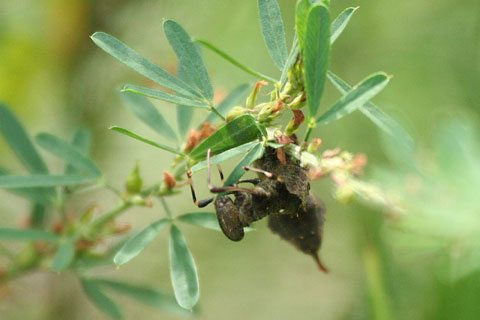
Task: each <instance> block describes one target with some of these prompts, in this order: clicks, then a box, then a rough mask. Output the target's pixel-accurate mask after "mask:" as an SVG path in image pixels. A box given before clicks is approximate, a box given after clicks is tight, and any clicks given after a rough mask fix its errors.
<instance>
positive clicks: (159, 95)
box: [121, 84, 210, 109]
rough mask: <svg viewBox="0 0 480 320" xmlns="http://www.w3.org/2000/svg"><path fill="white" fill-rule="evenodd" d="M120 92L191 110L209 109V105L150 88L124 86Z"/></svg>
mask: <svg viewBox="0 0 480 320" xmlns="http://www.w3.org/2000/svg"><path fill="white" fill-rule="evenodd" d="M121 91H126V92H132V93H136V94H141V95H143V96H146V97H150V98H154V99H158V100H162V101H166V102H171V103H175V104H181V105H182V106H188V107H193V108H202V109H207V108H210V106H209V105H207V104H205V103H204V102H200V101H197V100H192V99H189V98H185V97H180V96H177V95H174V94H170V93H166V92H163V91H160V90H155V89H150V88H144V87H139V86H133V85H128V84H127V85H125V86H124V87H123V88H122V90H121Z"/></svg>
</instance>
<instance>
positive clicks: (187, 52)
mask: <svg viewBox="0 0 480 320" xmlns="http://www.w3.org/2000/svg"><path fill="white" fill-rule="evenodd" d="M163 30H164V31H165V35H166V36H167V39H168V42H169V43H170V45H171V46H172V48H173V51H175V54H176V55H177V57H178V60H179V61H180V63H181V64H182V66H183V67H184V69H185V72H186V73H187V75H188V78H189V79H190V80H191V81H192V83H193V84H194V85H195V87H197V88H198V89H199V90H200V91H201V92H202V93H203V95H204V96H205V97H206V98H207V99H208V100H212V98H213V88H212V83H211V82H210V77H209V76H208V72H207V69H206V68H205V64H204V63H203V60H202V57H201V56H200V53H199V50H198V49H197V48H196V47H195V44H194V43H193V42H192V39H190V36H189V35H188V33H187V32H186V31H185V29H183V28H182V26H180V25H179V24H178V23H177V22H176V21H173V20H166V21H165V22H164V23H163Z"/></svg>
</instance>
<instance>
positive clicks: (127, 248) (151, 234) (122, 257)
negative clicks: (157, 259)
mask: <svg viewBox="0 0 480 320" xmlns="http://www.w3.org/2000/svg"><path fill="white" fill-rule="evenodd" d="M167 223H168V219H166V218H163V219H160V220H158V221H156V222H154V223H152V224H150V225H149V226H148V227H146V228H145V229H143V230H142V231H140V232H139V233H137V234H136V235H135V236H133V237H131V238H130V239H128V241H127V242H125V244H124V245H123V246H122V248H121V249H120V250H119V251H118V252H117V253H116V254H115V257H114V258H113V262H114V263H115V264H116V265H117V266H121V265H122V264H125V263H127V262H128V261H130V260H132V259H133V258H135V257H136V256H137V255H138V254H139V253H140V252H142V251H143V250H144V249H145V248H146V247H147V246H148V245H149V244H150V242H152V241H153V239H155V237H156V236H157V234H158V233H159V232H160V231H161V230H162V229H163V228H165V226H166V225H167Z"/></svg>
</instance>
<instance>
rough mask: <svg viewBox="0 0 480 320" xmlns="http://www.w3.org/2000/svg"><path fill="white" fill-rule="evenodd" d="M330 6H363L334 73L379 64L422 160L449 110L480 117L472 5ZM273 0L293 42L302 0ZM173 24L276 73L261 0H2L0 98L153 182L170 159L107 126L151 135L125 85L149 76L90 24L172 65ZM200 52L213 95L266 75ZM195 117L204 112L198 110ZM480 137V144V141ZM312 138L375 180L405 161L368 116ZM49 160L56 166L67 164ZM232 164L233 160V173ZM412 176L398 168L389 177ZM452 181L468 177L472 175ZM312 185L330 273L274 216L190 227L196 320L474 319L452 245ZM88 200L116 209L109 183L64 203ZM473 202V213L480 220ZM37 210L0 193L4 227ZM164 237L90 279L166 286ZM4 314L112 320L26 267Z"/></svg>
mask: <svg viewBox="0 0 480 320" xmlns="http://www.w3.org/2000/svg"><path fill="white" fill-rule="evenodd" d="M331 2H332V3H331V6H332V15H333V16H336V15H337V14H338V13H340V12H341V10H343V9H344V8H345V7H347V6H360V9H359V11H358V12H356V13H355V15H354V17H353V18H352V20H351V22H350V24H349V25H348V27H347V29H346V30H345V31H344V33H343V34H342V36H341V37H340V39H339V40H338V41H337V42H336V43H335V45H334V47H333V49H332V58H331V67H330V69H331V70H332V71H333V72H335V73H337V74H338V75H340V76H342V77H343V78H344V79H345V80H347V81H348V82H350V83H352V84H353V83H357V82H358V81H360V80H361V79H363V78H364V77H365V76H367V75H368V74H370V73H372V72H374V71H380V70H382V71H385V72H387V73H388V74H392V75H394V78H393V80H392V82H391V83H390V85H389V86H388V87H387V89H386V90H384V91H383V92H382V93H381V94H380V95H379V96H378V97H377V98H376V99H375V103H376V104H377V105H378V106H380V108H381V109H382V110H384V111H385V112H386V113H388V114H390V115H392V116H394V117H395V118H396V119H398V120H399V121H400V122H401V123H402V124H403V125H404V126H405V127H406V128H407V130H408V131H409V132H410V133H411V134H412V136H413V137H414V138H415V140H416V142H417V144H418V145H419V149H418V150H419V151H418V153H417V156H418V157H420V158H422V157H423V158H425V157H426V158H428V159H430V158H432V159H434V158H433V156H432V153H433V151H432V147H431V146H433V145H434V144H435V141H436V134H435V132H438V131H441V130H442V128H443V124H445V123H446V122H447V121H448V120H449V119H452V118H458V119H463V120H462V121H460V123H461V124H460V127H462V126H463V125H464V124H463V123H464V122H465V121H467V120H466V119H468V121H469V122H470V123H472V126H473V127H475V125H476V123H478V120H479V119H478V117H479V114H480V50H479V48H480V2H479V1H478V0H463V1H458V2H455V3H452V2H451V1H446V0H437V1H434V2H432V1H426V0H421V1H415V2H412V1H354V0H350V1H346V0H332V1H331ZM279 3H280V6H281V8H282V13H283V19H284V23H285V26H286V32H287V39H288V42H289V43H290V41H291V39H292V38H293V25H294V17H293V15H294V8H295V1H293V0H279ZM164 18H171V19H175V20H177V21H178V22H180V23H181V24H182V25H183V26H184V28H185V29H186V30H187V31H189V33H190V34H191V35H192V36H196V37H199V38H203V39H208V40H210V41H211V42H212V43H214V44H216V45H217V46H218V47H220V48H223V49H224V50H225V51H227V52H228V53H230V54H232V55H233V56H234V57H236V58H237V59H238V60H240V61H243V62H245V63H246V64H248V65H249V66H251V67H253V68H254V69H257V70H259V71H261V72H264V73H266V74H269V75H272V76H278V72H277V70H276V69H275V66H274V65H273V63H272V62H271V60H270V57H269V55H268V52H267V50H266V48H265V45H264V43H263V38H262V35H261V31H260V24H259V21H258V13H257V6H256V1H254V0H248V1H234V0H207V1H195V0H180V1H178V0H177V1H173V0H159V1H147V0H136V1H122V0H98V1H93V0H90V1H85V0H70V1H61V0H45V1H34V0H16V1H2V2H1V3H0V100H2V101H4V102H5V103H7V104H8V105H9V106H10V107H11V108H12V109H13V110H14V112H16V114H17V115H18V116H19V118H20V119H22V121H23V122H24V123H25V125H26V126H27V127H28V129H29V131H30V133H31V134H36V133H39V132H41V131H49V132H51V133H53V134H56V135H58V136H61V137H65V138H68V139H69V138H70V137H71V135H72V134H73V132H74V129H75V128H77V127H84V128H88V129H90V130H91V131H92V133H93V135H94V140H93V141H94V144H93V148H94V149H93V158H94V159H95V160H96V161H97V163H98V164H99V165H100V167H101V168H102V169H103V170H104V172H105V174H106V176H107V177H108V179H109V181H110V182H111V184H113V185H117V186H119V187H121V185H120V184H121V183H122V181H124V179H125V177H126V175H127V174H128V172H130V170H131V168H132V167H133V166H134V164H135V161H139V163H140V165H141V170H142V173H143V175H144V177H146V178H145V180H146V181H147V183H153V182H155V181H158V180H159V179H161V178H162V171H163V169H165V168H167V166H168V165H169V164H170V162H171V160H172V159H171V156H170V155H167V154H166V153H163V152H162V151H160V150H157V149H153V148H150V147H148V146H146V145H142V144H139V143H136V142H135V141H133V140H131V139H128V138H125V137H123V136H120V135H118V134H116V133H114V132H111V131H109V130H107V128H108V127H109V126H111V125H114V124H115V125H121V126H125V127H128V128H130V129H132V130H134V131H137V132H139V133H144V134H145V135H146V136H152V135H153V132H151V131H149V129H147V128H145V127H144V126H142V125H141V124H140V122H139V121H138V120H137V119H135V118H134V117H133V115H132V114H130V113H129V112H128V111H127V110H126V108H124V107H123V106H122V104H121V102H120V99H119V95H118V89H119V88H120V87H121V86H122V85H123V84H125V83H130V84H140V85H142V84H143V85H146V86H150V87H151V86H152V83H148V82H147V80H146V79H145V78H142V77H141V76H139V75H138V74H136V73H135V72H134V71H132V70H130V69H128V68H127V67H126V66H124V65H122V64H121V63H119V62H117V61H116V60H115V59H113V58H112V57H110V56H108V55H107V54H105V53H104V52H103V51H101V50H100V49H98V48H97V47H96V46H95V45H94V44H93V42H92V41H91V40H90V38H89V35H90V34H92V33H93V32H94V31H105V32H107V33H110V34H112V35H114V36H116V37H117V38H119V39H121V40H122V41H124V42H125V43H127V44H128V45H129V46H131V47H132V48H134V49H135V50H137V51H138V52H140V53H141V54H143V55H144V56H145V57H147V58H149V59H150V60H151V61H153V62H155V63H157V64H159V65H161V66H163V67H164V68H166V69H167V70H170V71H172V72H174V70H175V68H176V59H175V55H174V53H173V51H172V50H171V48H170V47H169V45H168V43H167V41H166V38H165V36H164V34H163V31H162V22H163V19H164ZM204 59H205V62H206V64H207V67H208V69H209V71H210V74H211V77H212V81H213V84H214V87H215V89H216V96H217V97H221V96H224V95H225V94H226V93H228V91H229V90H231V89H232V88H234V87H235V86H236V85H238V84H240V83H244V82H246V83H250V84H253V82H254V81H255V80H256V79H254V78H253V77H251V76H250V75H247V74H244V73H242V72H241V71H239V70H237V69H235V68H234V67H233V66H231V65H229V64H228V63H226V62H224V61H222V60H220V58H219V57H217V56H215V55H214V54H212V53H211V52H204ZM325 97H326V98H325V99H324V101H322V107H321V108H323V110H325V109H326V108H327V107H329V106H330V105H331V104H332V103H333V102H335V100H336V99H338V97H339V95H338V93H337V92H336V91H335V90H334V89H333V87H332V86H331V85H330V84H327V91H326V96H325ZM155 104H156V105H157V106H158V107H159V108H160V109H161V110H162V112H163V111H164V114H165V115H166V117H167V119H168V118H170V119H174V107H173V106H172V105H168V104H166V103H162V102H155ZM197 115H198V119H200V118H201V117H203V116H204V115H202V114H200V113H198V114H197ZM464 120H465V121H464ZM453 130H454V131H455V129H453ZM476 132H477V133H473V135H474V137H475V138H474V139H472V141H473V142H474V143H478V141H479V140H478V139H477V138H478V131H476ZM315 136H318V137H321V138H322V139H323V141H324V147H326V148H334V147H337V146H338V147H341V148H343V149H346V150H349V151H352V152H355V153H357V152H364V153H366V154H367V155H368V157H369V166H368V167H367V177H373V174H374V170H373V169H374V168H377V167H386V168H390V170H391V172H393V173H395V172H396V168H397V166H401V165H402V163H400V164H399V163H398V162H401V161H391V159H389V157H388V154H390V155H391V154H393V153H394V152H395V151H397V152H398V151H399V150H396V149H397V148H396V146H395V145H393V146H392V145H391V144H390V146H389V148H390V149H394V150H389V151H386V150H385V149H384V147H383V145H385V143H384V142H383V139H382V136H381V134H380V132H379V130H378V129H377V128H376V127H375V126H374V124H372V123H371V122H370V121H369V120H368V119H366V118H365V117H363V116H362V115H361V114H360V113H354V114H352V115H351V116H349V117H347V118H345V119H342V120H341V121H338V122H335V123H333V124H331V125H328V126H326V127H322V128H318V129H317V130H316V131H315ZM460 139H461V138H460ZM455 143H456V142H455V141H454V142H453V144H454V145H455ZM477 146H478V144H477ZM453 149H454V148H453ZM453 149H451V150H453ZM447 152H448V150H447ZM0 154H1V157H0V163H1V164H2V165H4V166H7V167H9V168H10V169H12V170H17V171H18V172H21V168H20V165H19V164H17V163H15V160H14V157H13V155H12V154H11V153H10V152H9V150H7V146H6V145H5V144H4V142H3V141H2V140H0ZM457 155H458V156H459V157H460V154H457ZM45 156H46V157H47V159H48V160H49V163H50V164H51V166H50V167H51V169H53V171H55V168H56V167H55V165H58V163H57V162H56V160H55V159H54V158H52V157H50V158H49V157H48V155H45ZM399 158H401V157H399ZM399 158H397V160H398V159H399ZM457 160H458V161H461V160H462V159H460V160H459V159H458V157H457V158H455V157H454V160H452V161H457ZM478 161H480V160H477V162H478ZM457 163H461V162H457ZM472 163H473V164H472V168H476V169H478V165H476V163H475V161H474V162H472ZM475 166H476V167H475ZM230 168H231V166H230V167H229V166H228V165H227V166H226V167H225V168H224V170H225V171H227V172H228V170H229V169H230ZM462 168H463V167H462V165H461V164H460V165H458V166H457V169H458V170H462ZM57 169H60V168H57ZM476 172H477V173H478V170H477V171H476ZM403 178H404V177H402V176H398V175H396V176H393V177H391V178H390V182H392V181H395V179H399V180H401V179H403ZM204 179H205V175H202V174H199V175H198V176H196V177H195V181H196V184H197V186H201V182H202V181H205V180H204ZM435 181H436V180H434V181H433V182H432V184H433V185H434V184H435ZM449 181H450V180H443V181H441V182H440V181H439V182H438V183H445V184H448V183H449ZM392 183H393V182H392ZM458 183H459V184H460V185H462V186H465V184H466V183H467V182H466V181H464V180H462V181H460V182H458ZM466 187H467V189H469V190H470V191H471V190H473V192H470V193H472V196H471V197H463V198H462V197H456V198H453V200H452V201H453V204H452V206H451V207H448V209H452V210H451V211H448V216H447V219H446V221H447V222H446V223H447V226H448V221H450V220H449V219H451V220H452V221H453V220H455V217H456V214H457V210H456V209H457V208H458V207H459V206H460V204H462V207H463V205H464V204H465V202H468V201H474V202H475V203H476V202H478V199H476V198H475V190H476V191H477V192H480V184H479V183H477V184H476V185H475V184H474V185H466ZM475 188H477V189H475ZM314 190H315V193H316V194H317V195H318V196H319V197H321V198H322V199H323V200H324V202H325V203H326V205H327V208H328V212H327V223H326V226H325V234H324V239H325V240H324V244H323V248H322V250H321V256H322V259H323V261H324V262H325V264H326V265H327V266H328V267H329V269H330V270H331V272H330V274H329V275H327V276H326V275H324V274H322V273H320V272H319V271H318V270H317V267H316V266H315V264H314V263H313V262H312V261H311V259H310V258H309V257H306V256H304V255H303V254H301V253H300V252H297V251H296V250H294V249H293V248H292V247H291V246H290V245H289V244H287V243H285V242H283V241H280V239H279V238H278V237H277V236H275V235H273V234H271V233H270V232H269V231H268V229H267V228H266V225H265V221H262V222H260V223H258V224H257V228H258V231H256V232H253V233H250V234H248V235H247V237H246V239H244V240H243V241H242V242H240V243H233V242H230V241H228V240H227V239H226V238H225V237H224V236H223V235H222V234H220V233H215V232H213V231H208V230H199V229H197V228H194V227H185V226H182V230H183V231H184V233H185V235H186V238H187V241H188V244H189V246H190V248H191V250H192V252H193V255H194V257H195V259H196V263H197V266H198V269H199V274H200V285H201V297H200V309H201V310H200V315H199V319H225V318H227V319H292V318H296V319H372V318H375V319H390V318H395V319H478V315H479V314H480V304H478V301H477V300H478V297H480V276H479V273H478V272H477V271H475V270H474V271H472V272H470V273H468V274H467V275H466V276H464V277H461V278H455V279H454V280H451V278H449V277H445V276H444V273H445V270H447V269H448V266H445V265H446V264H449V261H451V260H450V259H449V258H448V257H449V255H450V254H451V251H448V250H446V251H441V250H440V252H437V253H435V254H432V252H431V251H429V250H425V251H422V250H419V249H418V248H416V249H412V248H411V247H406V248H405V247H402V248H400V249H398V248H397V246H395V245H393V244H395V243H396V242H395V241H394V240H391V239H390V237H389V233H388V231H385V224H384V220H383V217H384V216H385V214H386V213H385V212H384V211H383V212H382V210H378V209H372V208H371V207H367V206H363V205H361V204H353V205H349V206H346V205H342V204H338V203H337V202H336V201H335V200H334V198H333V197H332V188H331V184H330V182H328V181H320V182H316V183H314ZM187 191H188V190H185V192H184V193H183V194H182V195H180V196H177V197H175V198H172V200H170V204H171V206H172V207H174V211H175V212H178V213H183V212H192V211H195V207H194V206H193V204H191V201H190V195H189V193H188V192H187ZM399 192H400V194H401V191H399ZM442 192H443V191H442ZM199 193H200V196H201V197H206V196H207V191H206V190H205V189H202V188H200V191H199ZM439 194H440V195H444V194H445V193H441V192H440V193H439ZM446 194H448V195H451V194H452V193H451V192H449V191H447V193H446ZM454 196H458V195H454ZM403 199H405V198H403ZM436 199H437V198H435V196H430V197H425V198H423V199H421V201H420V202H421V203H423V204H425V205H426V206H427V207H428V204H429V203H434V202H435V201H436ZM472 199H473V200H472ZM417 200H418V199H417ZM422 201H423V202H422ZM460 201H461V202H462V203H460ZM406 202H408V198H406ZM92 204H97V205H99V206H101V207H102V208H105V209H108V208H110V207H111V206H113V205H114V197H113V196H112V195H111V194H109V193H108V192H106V191H105V192H98V193H91V194H88V195H84V196H82V197H78V198H76V199H75V201H73V203H71V204H70V205H71V207H72V209H73V208H87V207H88V206H89V205H92ZM467 204H468V203H467ZM477 207H478V205H477ZM477 207H475V210H477V211H474V213H476V214H477V216H473V217H474V219H477V220H475V223H477V224H478V220H480V215H479V213H478V208H477ZM469 208H470V207H469ZM28 209H29V208H28V203H27V202H24V201H23V200H21V199H20V198H17V197H14V196H11V195H9V194H7V193H5V192H3V191H1V190H0V224H1V225H11V226H18V225H21V224H22V221H23V220H24V219H25V217H26V216H27V212H28ZM469 210H470V209H469ZM425 211H428V208H427V209H425ZM163 215H164V213H163V212H162V209H161V207H160V206H158V204H157V205H156V206H154V208H153V209H141V210H139V209H136V210H131V211H130V212H129V213H127V214H125V215H124V216H122V218H121V221H123V222H125V223H130V224H131V225H132V227H133V229H134V230H138V228H141V227H143V226H145V225H146V224H147V223H149V222H151V221H153V220H154V219H156V218H157V217H160V216H163ZM433 219H434V220H435V219H436V217H435V216H433ZM387 228H388V226H387ZM387 230H388V229H387ZM477 230H478V229H477ZM460 231H461V230H460ZM460 231H459V232H460ZM420 232H421V231H420ZM166 234H167V233H166V232H164V233H163V235H161V236H160V237H159V238H158V239H156V240H155V241H154V243H153V244H152V245H151V246H150V247H149V248H148V249H147V250H146V251H145V252H143V253H142V254H141V255H140V256H139V257H137V258H136V259H135V260H133V261H132V262H131V263H128V264H127V265H125V266H123V267H122V268H121V269H119V270H116V269H115V268H114V267H108V268H103V269H101V270H98V273H96V274H98V275H101V276H105V277H111V278H118V279H123V280H128V281H130V282H133V283H145V284H150V285H154V286H158V287H162V288H165V289H167V290H171V285H170V279H169V271H168V253H167V239H166ZM477 240H478V238H477ZM475 245H476V246H478V242H475ZM476 261H478V260H476ZM0 262H1V260H0ZM474 269H475V268H474ZM113 297H114V299H115V300H116V301H120V302H121V306H122V307H123V308H124V309H125V313H126V318H127V319H134V318H138V319H158V318H162V319H176V318H178V317H176V316H174V315H171V314H168V313H166V312H159V311H158V310H154V309H151V308H148V307H144V306H142V305H139V304H137V303H132V302H131V301H130V300H126V299H124V298H123V297H117V296H113ZM0 319H9V320H10V319H107V316H105V315H104V314H103V313H101V312H100V311H98V310H97V309H96V308H95V307H94V306H93V305H92V304H91V303H90V302H89V301H88V300H87V299H86V297H85V296H84V295H83V294H82V292H81V287H80V285H79V283H78V282H77V281H76V279H75V278H74V277H73V276H72V275H69V274H68V272H67V273H64V274H61V275H54V274H31V275H28V276H25V277H23V278H21V279H19V280H16V281H15V283H12V284H10V285H9V287H8V288H2V289H1V290H0Z"/></svg>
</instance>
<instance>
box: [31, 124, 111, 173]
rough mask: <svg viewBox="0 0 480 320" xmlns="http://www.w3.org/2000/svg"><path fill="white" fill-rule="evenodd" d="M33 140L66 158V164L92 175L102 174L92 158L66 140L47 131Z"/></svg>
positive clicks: (58, 155)
mask: <svg viewBox="0 0 480 320" xmlns="http://www.w3.org/2000/svg"><path fill="white" fill-rule="evenodd" d="M35 141H36V142H37V143H38V144H39V145H40V146H41V147H42V148H44V149H45V150H47V151H50V152H51V153H52V154H54V155H56V156H57V157H60V158H62V159H64V160H66V161H67V163H68V164H70V165H72V166H73V167H75V168H77V169H78V170H80V171H83V172H84V173H86V174H88V175H92V176H94V177H100V176H101V175H102V172H101V171H100V169H99V168H98V167H97V165H96V164H95V163H94V162H93V161H92V160H90V159H89V158H88V157H87V156H86V155H84V154H83V153H82V152H81V151H79V150H78V149H77V148H75V147H73V146H72V145H71V144H69V143H68V142H65V141H63V140H62V139H59V138H57V137H55V136H53V135H51V134H48V133H41V134H39V135H38V136H36V138H35Z"/></svg>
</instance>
